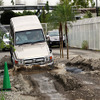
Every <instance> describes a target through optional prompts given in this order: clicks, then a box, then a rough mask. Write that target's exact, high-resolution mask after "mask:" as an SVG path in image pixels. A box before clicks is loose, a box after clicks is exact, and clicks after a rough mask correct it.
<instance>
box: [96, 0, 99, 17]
mask: <svg viewBox="0 0 100 100" xmlns="http://www.w3.org/2000/svg"><path fill="white" fill-rule="evenodd" d="M98 10H99V8H98V0H96V16H97V17H98V16H99V14H98Z"/></svg>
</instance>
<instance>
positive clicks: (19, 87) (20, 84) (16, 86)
mask: <svg viewBox="0 0 100 100" xmlns="http://www.w3.org/2000/svg"><path fill="white" fill-rule="evenodd" d="M11 86H13V87H12V91H16V92H18V91H21V92H22V93H23V94H29V93H30V91H31V90H32V87H30V85H29V83H28V82H27V81H26V80H25V79H24V78H23V75H22V74H19V75H18V76H14V79H13V80H12V82H11Z"/></svg>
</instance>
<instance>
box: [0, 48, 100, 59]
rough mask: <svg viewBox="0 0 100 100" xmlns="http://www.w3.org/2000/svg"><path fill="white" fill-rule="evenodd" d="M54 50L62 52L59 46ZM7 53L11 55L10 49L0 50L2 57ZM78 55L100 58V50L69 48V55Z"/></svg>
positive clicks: (53, 50)
mask: <svg viewBox="0 0 100 100" xmlns="http://www.w3.org/2000/svg"><path fill="white" fill-rule="evenodd" d="M52 52H53V54H54V55H58V56H59V54H60V50H59V48H52ZM66 53H67V50H66V48H64V57H66V55H67V54H66ZM5 55H10V53H9V51H4V52H2V51H0V59H1V58H2V57H4V56H5ZM77 55H81V56H82V57H84V58H94V59H98V58H100V52H98V51H91V50H80V49H69V57H70V58H72V57H75V56H77Z"/></svg>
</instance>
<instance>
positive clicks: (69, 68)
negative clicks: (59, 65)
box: [66, 66, 83, 73]
mask: <svg viewBox="0 0 100 100" xmlns="http://www.w3.org/2000/svg"><path fill="white" fill-rule="evenodd" d="M66 71H68V72H71V73H81V72H83V70H82V69H80V68H77V67H69V66H67V67H66Z"/></svg>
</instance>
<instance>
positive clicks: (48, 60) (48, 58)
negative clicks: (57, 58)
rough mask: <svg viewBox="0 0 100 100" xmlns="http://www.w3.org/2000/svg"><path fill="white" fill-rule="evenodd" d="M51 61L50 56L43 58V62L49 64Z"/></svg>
mask: <svg viewBox="0 0 100 100" xmlns="http://www.w3.org/2000/svg"><path fill="white" fill-rule="evenodd" d="M52 59H53V57H52V56H48V57H45V62H51V61H52Z"/></svg>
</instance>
